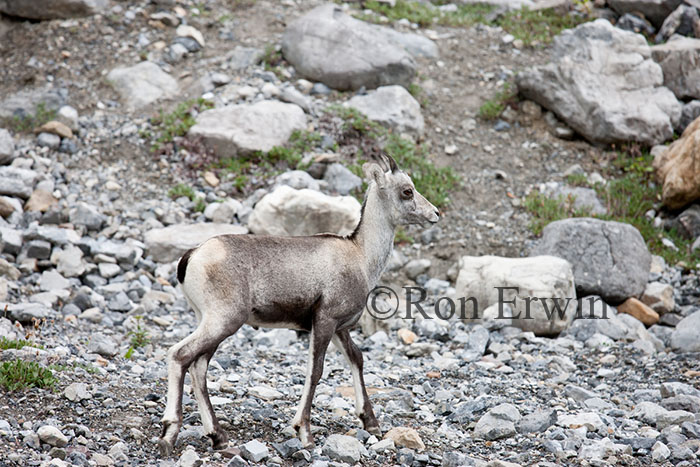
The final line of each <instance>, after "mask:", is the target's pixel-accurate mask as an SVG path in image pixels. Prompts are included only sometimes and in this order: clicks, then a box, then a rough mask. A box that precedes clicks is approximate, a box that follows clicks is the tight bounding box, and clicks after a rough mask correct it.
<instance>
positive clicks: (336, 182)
mask: <svg viewBox="0 0 700 467" xmlns="http://www.w3.org/2000/svg"><path fill="white" fill-rule="evenodd" d="M323 179H324V180H325V181H327V182H328V186H329V187H330V188H331V190H333V191H337V192H338V194H341V195H347V194H350V192H351V191H352V190H354V189H356V188H360V187H361V186H362V179H361V178H360V177H358V176H357V175H355V174H354V173H352V172H350V170H348V168H347V167H345V166H344V165H343V164H340V163H337V162H336V163H335V164H331V165H329V166H328V168H327V169H326V173H325V174H323Z"/></svg>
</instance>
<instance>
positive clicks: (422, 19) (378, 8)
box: [360, 0, 493, 27]
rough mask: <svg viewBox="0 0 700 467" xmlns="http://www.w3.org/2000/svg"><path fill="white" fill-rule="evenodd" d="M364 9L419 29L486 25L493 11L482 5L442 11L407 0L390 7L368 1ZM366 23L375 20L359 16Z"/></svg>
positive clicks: (374, 19) (490, 7)
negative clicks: (415, 25) (410, 24)
mask: <svg viewBox="0 0 700 467" xmlns="http://www.w3.org/2000/svg"><path fill="white" fill-rule="evenodd" d="M364 6H365V8H366V9H369V10H372V11H373V12H375V13H377V14H379V15H382V16H384V17H386V18H387V19H389V20H390V21H398V20H400V19H407V20H409V21H410V22H412V23H416V24H417V25H419V26H420V27H430V26H433V25H435V24H440V25H443V26H471V25H473V24H476V23H486V22H487V19H486V15H487V14H488V13H490V12H491V11H493V6H491V5H484V4H471V5H458V6H457V10H456V11H442V10H440V9H439V8H437V7H435V6H433V5H431V4H430V3H423V2H417V1H409V0H397V1H396V4H395V5H394V6H393V7H392V6H391V5H390V4H388V3H386V2H378V1H374V0H373V1H368V2H365V4H364ZM360 16H361V18H362V19H364V20H367V21H375V22H376V18H373V17H371V16H366V15H360Z"/></svg>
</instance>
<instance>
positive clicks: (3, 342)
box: [0, 337, 44, 350]
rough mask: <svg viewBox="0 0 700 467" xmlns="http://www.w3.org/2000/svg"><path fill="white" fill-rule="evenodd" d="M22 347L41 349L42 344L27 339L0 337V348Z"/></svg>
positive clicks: (17, 348)
mask: <svg viewBox="0 0 700 467" xmlns="http://www.w3.org/2000/svg"><path fill="white" fill-rule="evenodd" d="M22 347H34V348H37V349H43V348H44V346H43V345H39V344H35V343H34V342H31V341H27V340H24V339H17V340H14V339H8V338H6V337H0V350H10V349H16V350H19V349H21V348H22Z"/></svg>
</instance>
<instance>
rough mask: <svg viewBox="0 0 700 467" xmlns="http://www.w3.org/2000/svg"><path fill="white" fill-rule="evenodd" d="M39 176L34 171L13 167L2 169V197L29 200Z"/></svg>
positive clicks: (0, 186) (0, 170) (0, 184)
mask: <svg viewBox="0 0 700 467" xmlns="http://www.w3.org/2000/svg"><path fill="white" fill-rule="evenodd" d="M38 177H39V174H38V173H37V172H35V171H33V170H29V169H20V168H17V167H11V166H2V167H0V195H7V196H15V197H17V198H22V199H27V198H29V197H30V196H31V195H32V191H34V183H35V182H36V180H37V178H38Z"/></svg>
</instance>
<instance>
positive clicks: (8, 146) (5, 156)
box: [0, 128, 15, 165]
mask: <svg viewBox="0 0 700 467" xmlns="http://www.w3.org/2000/svg"><path fill="white" fill-rule="evenodd" d="M14 158H15V141H14V140H13V139H12V135H11V134H10V132H9V131H7V130H6V129H4V128H0V165H4V164H9V163H10V162H12V159H14Z"/></svg>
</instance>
